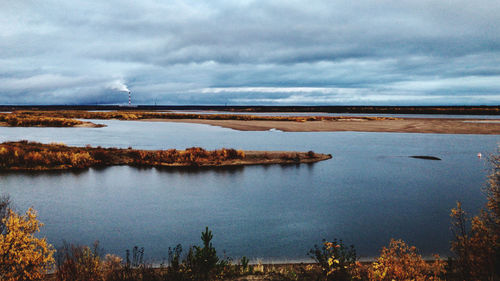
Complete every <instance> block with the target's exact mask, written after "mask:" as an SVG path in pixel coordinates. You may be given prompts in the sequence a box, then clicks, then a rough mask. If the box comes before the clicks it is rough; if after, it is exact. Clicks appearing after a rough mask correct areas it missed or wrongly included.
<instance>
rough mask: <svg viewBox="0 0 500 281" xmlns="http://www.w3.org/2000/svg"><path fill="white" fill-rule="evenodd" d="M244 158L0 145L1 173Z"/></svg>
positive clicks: (192, 151) (237, 153)
mask: <svg viewBox="0 0 500 281" xmlns="http://www.w3.org/2000/svg"><path fill="white" fill-rule="evenodd" d="M244 158H245V153H244V152H243V151H241V150H235V149H227V148H222V149H218V150H213V151H208V150H205V149H203V148H199V147H192V148H187V149H186V150H176V149H169V150H134V149H118V148H101V147H96V148H94V147H90V146H87V147H69V146H65V145H61V144H41V143H37V142H28V141H19V142H5V143H1V144H0V170H2V169H3V170H47V169H81V168H88V167H92V166H109V165H135V166H200V165H218V164H220V163H222V162H224V161H231V160H236V159H244Z"/></svg>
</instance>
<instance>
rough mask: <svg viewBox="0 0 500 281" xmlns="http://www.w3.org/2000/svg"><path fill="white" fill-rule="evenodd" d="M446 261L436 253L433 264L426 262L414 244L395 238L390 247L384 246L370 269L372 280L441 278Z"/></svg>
mask: <svg viewBox="0 0 500 281" xmlns="http://www.w3.org/2000/svg"><path fill="white" fill-rule="evenodd" d="M442 273H444V262H443V261H441V260H440V259H439V256H437V255H436V261H435V262H434V263H433V264H429V263H427V262H425V261H424V260H423V259H422V257H421V256H420V255H419V254H418V253H417V249H416V248H415V247H414V246H411V247H410V246H408V245H406V243H404V242H403V241H402V240H393V239H391V242H390V243H389V248H386V247H384V248H382V253H381V255H380V257H379V258H377V260H376V261H375V262H374V263H373V265H372V267H371V268H370V269H369V271H368V275H369V278H370V280H380V281H382V280H383V281H385V280H388V281H392V280H398V281H399V280H401V281H403V280H416V281H420V280H422V281H423V280H441V279H440V277H439V276H440V275H441V274H442Z"/></svg>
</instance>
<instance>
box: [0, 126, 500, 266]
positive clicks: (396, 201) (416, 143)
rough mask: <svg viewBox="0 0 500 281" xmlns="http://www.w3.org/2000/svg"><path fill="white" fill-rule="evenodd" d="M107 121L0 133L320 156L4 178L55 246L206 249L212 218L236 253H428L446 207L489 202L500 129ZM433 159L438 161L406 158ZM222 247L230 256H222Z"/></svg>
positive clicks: (287, 256) (439, 247)
mask: <svg viewBox="0 0 500 281" xmlns="http://www.w3.org/2000/svg"><path fill="white" fill-rule="evenodd" d="M98 123H105V124H107V125H108V127H106V128H0V141H6V140H20V139H28V140H37V141H41V142H45V143H49V142H64V143H66V144H68V145H79V146H83V145H86V144H91V145H94V146H96V145H101V146H103V147H129V146H132V147H134V148H140V149H168V148H179V149H183V148H186V147H192V146H201V147H204V148H209V149H214V148H221V147H233V148H236V149H247V150H300V151H308V150H314V151H316V152H321V153H330V154H332V155H333V159H331V160H327V161H323V162H319V163H316V164H311V165H288V166H281V165H273V166H250V167H244V168H243V167H240V168H231V169H222V168H219V169H201V170H192V169H191V170H190V169H149V168H148V169H137V168H132V167H127V166H118V167H110V168H105V169H88V170H84V171H80V172H78V173H72V172H40V173H3V174H0V192H6V193H9V194H10V195H11V197H12V199H13V201H14V203H15V205H16V207H17V208H18V209H19V210H25V209H26V208H28V207H29V206H33V207H34V208H35V209H36V210H38V211H39V215H40V219H41V220H42V221H43V222H44V223H45V227H44V228H43V231H42V234H43V235H46V236H47V238H48V239H49V241H50V242H51V243H53V244H55V245H58V244H61V241H62V240H63V239H64V240H67V241H70V242H74V243H85V244H90V243H92V242H93V241H94V240H100V241H101V245H102V246H103V247H104V249H105V250H106V251H107V252H112V253H117V254H121V255H123V254H124V252H125V249H126V248H132V247H133V246H134V245H139V246H143V247H145V253H146V256H147V257H148V258H151V259H155V260H159V259H161V258H164V257H166V253H167V249H168V247H169V246H175V245H176V244H178V243H182V244H183V246H185V247H187V246H188V245H192V244H195V243H196V244H199V243H201V241H200V238H199V237H200V233H201V231H202V230H204V228H205V226H209V227H210V228H211V229H212V230H213V232H214V236H215V238H214V246H215V247H216V248H217V249H218V250H219V253H221V252H222V250H223V249H224V250H225V251H226V254H227V255H229V256H231V257H235V258H237V257H240V256H243V255H246V256H247V257H250V258H261V259H264V260H303V259H306V258H307V255H306V253H307V251H308V250H309V249H310V248H311V247H312V246H313V245H314V244H315V243H320V242H321V239H323V238H326V239H333V238H335V237H336V238H342V239H343V240H344V241H345V242H346V243H348V244H351V243H352V244H355V246H356V249H357V250H358V254H359V255H361V256H365V257H369V256H375V255H377V254H378V252H379V250H380V248H381V247H382V246H383V245H386V244H387V243H388V241H389V239H390V238H402V239H404V240H406V241H408V242H409V243H411V244H414V245H416V246H417V247H419V248H420V249H421V251H422V253H423V254H424V255H427V254H431V253H441V254H446V253H447V249H448V246H449V243H448V241H449V239H450V236H451V235H450V230H449V226H450V224H449V210H450V209H451V208H452V207H453V206H454V205H455V202H456V201H457V200H461V201H463V203H464V207H465V208H466V209H467V210H469V211H470V212H476V211H477V210H478V209H479V208H480V207H481V206H482V205H483V204H484V202H485V200H484V196H483V195H482V193H481V191H480V189H481V187H482V186H483V184H484V182H485V180H486V175H487V169H488V164H487V161H486V160H485V159H484V158H483V159H479V158H477V156H476V155H477V153H478V152H481V153H482V154H483V155H488V154H491V153H494V152H495V151H496V149H497V146H498V141H499V137H498V136H490V135H445V134H409V133H362V132H320V133H313V132H308V133H297V132H295V133H293V132H242V131H235V130H231V129H226V128H220V127H213V126H207V125H199V124H183V123H167V122H135V121H115V120H99V121H98ZM410 155H432V156H437V157H439V158H441V159H442V161H429V160H422V159H413V158H408V156H410ZM221 254H222V253H221Z"/></svg>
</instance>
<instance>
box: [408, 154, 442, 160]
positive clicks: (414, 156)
mask: <svg viewBox="0 0 500 281" xmlns="http://www.w3.org/2000/svg"><path fill="white" fill-rule="evenodd" d="M410 157H411V158H417V159H425V160H441V158H439V157H436V156H426V155H413V156H410Z"/></svg>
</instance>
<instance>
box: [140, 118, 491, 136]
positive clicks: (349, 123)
mask: <svg viewBox="0 0 500 281" xmlns="http://www.w3.org/2000/svg"><path fill="white" fill-rule="evenodd" d="M143 121H157V122H178V123H196V124H207V125H212V126H220V127H224V128H230V129H234V130H240V131H268V130H270V129H276V130H281V131H285V132H341V131H352V132H394V133H434V134H485V135H499V134H500V123H498V122H469V121H475V120H474V119H441V118H439V119H438V118H435V119H430V118H429V119H426V118H402V119H397V120H361V119H357V118H353V119H345V120H341V121H330V120H323V121H307V122H295V121H261V120H206V119H144V120H143ZM464 121H467V122H464Z"/></svg>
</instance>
